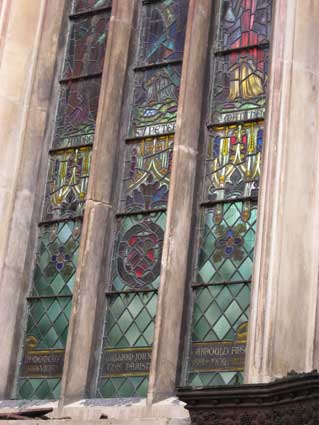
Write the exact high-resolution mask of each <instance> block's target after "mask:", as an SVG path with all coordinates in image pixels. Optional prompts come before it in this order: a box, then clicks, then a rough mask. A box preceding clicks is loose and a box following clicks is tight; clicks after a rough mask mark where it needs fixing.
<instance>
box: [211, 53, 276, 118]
mask: <svg viewBox="0 0 319 425" xmlns="http://www.w3.org/2000/svg"><path fill="white" fill-rule="evenodd" d="M268 63H269V51H268V49H261V48H257V47H255V48H251V49H247V50H242V51H234V52H231V53H230V54H229V55H218V56H216V58H215V67H216V68H215V85H214V95H213V122H214V123H224V122H225V123H226V122H234V121H244V120H252V119H257V118H263V117H264V115H265V106H266V87H267V82H268V67H269V66H268Z"/></svg>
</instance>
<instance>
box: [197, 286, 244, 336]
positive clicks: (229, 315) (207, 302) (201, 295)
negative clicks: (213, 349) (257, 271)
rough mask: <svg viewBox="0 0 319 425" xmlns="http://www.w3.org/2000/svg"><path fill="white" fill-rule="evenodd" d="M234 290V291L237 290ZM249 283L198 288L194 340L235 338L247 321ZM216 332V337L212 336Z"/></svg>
mask: <svg viewBox="0 0 319 425" xmlns="http://www.w3.org/2000/svg"><path fill="white" fill-rule="evenodd" d="M234 289H235V290H234ZM249 302H250V284H248V283H242V284H228V285H215V286H207V287H203V288H199V289H197V290H196V297H195V304H194V316H193V341H214V340H215V341H222V340H229V341H231V340H233V339H234V338H235V337H236V333H237V331H238V328H239V327H240V326H241V325H242V324H244V323H246V322H247V321H248V312H249ZM212 331H213V332H214V334H215V338H212V333H211V332H212Z"/></svg>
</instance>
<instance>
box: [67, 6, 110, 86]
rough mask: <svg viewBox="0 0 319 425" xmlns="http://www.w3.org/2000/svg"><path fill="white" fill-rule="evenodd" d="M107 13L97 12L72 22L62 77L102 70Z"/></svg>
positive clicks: (107, 20) (107, 22)
mask: <svg viewBox="0 0 319 425" xmlns="http://www.w3.org/2000/svg"><path fill="white" fill-rule="evenodd" d="M108 24H109V13H103V14H97V15H93V16H90V17H88V18H83V19H78V20H76V21H74V22H73V24H72V28H71V33H70V38H69V46H68V50H67V55H66V60H65V63H64V71H63V78H66V79H67V78H71V77H78V76H81V75H88V74H95V73H98V72H101V71H102V68H103V60H104V53H105V46H106V38H107V30H108Z"/></svg>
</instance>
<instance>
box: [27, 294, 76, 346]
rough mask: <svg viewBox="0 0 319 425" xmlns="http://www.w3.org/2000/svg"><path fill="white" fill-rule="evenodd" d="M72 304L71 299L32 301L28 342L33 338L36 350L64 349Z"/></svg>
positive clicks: (28, 325)
mask: <svg viewBox="0 0 319 425" xmlns="http://www.w3.org/2000/svg"><path fill="white" fill-rule="evenodd" d="M71 303H72V298H71V297H63V298H40V299H34V300H32V301H30V306H29V315H28V323H27V333H26V340H27V341H28V340H30V338H33V339H32V341H33V343H34V344H35V345H36V349H63V348H64V347H65V343H66V341H65V331H66V330H67V328H68V323H69V315H70V306H71Z"/></svg>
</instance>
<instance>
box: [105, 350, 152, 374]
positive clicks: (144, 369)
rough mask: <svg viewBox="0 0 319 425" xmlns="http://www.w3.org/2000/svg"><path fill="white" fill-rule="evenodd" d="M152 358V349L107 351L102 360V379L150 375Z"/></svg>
mask: <svg viewBox="0 0 319 425" xmlns="http://www.w3.org/2000/svg"><path fill="white" fill-rule="evenodd" d="M151 356H152V348H151V347H145V348H133V349H112V350H105V351H104V356H103V360H102V377H104V378H111V377H115V376H132V375H133V376H134V375H136V376H145V375H148V373H149V370H150V364H151Z"/></svg>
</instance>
